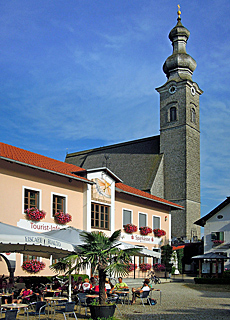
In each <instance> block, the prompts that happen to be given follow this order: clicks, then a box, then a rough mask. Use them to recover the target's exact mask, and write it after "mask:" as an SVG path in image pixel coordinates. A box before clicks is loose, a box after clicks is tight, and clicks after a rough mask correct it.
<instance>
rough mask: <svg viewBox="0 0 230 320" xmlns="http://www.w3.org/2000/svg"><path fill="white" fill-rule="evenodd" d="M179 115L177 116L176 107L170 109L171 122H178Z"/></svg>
mask: <svg viewBox="0 0 230 320" xmlns="http://www.w3.org/2000/svg"><path fill="white" fill-rule="evenodd" d="M176 119H177V115H176V107H171V108H170V121H176Z"/></svg>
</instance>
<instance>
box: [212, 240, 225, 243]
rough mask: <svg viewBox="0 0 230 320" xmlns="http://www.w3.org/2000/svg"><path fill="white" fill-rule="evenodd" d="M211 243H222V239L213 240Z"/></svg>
mask: <svg viewBox="0 0 230 320" xmlns="http://www.w3.org/2000/svg"><path fill="white" fill-rule="evenodd" d="M213 243H215V244H221V243H224V241H222V240H214V241H213Z"/></svg>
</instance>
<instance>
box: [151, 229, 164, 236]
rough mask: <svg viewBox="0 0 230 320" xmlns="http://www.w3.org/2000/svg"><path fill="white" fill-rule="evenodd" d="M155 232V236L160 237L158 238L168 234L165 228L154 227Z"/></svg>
mask: <svg viewBox="0 0 230 320" xmlns="http://www.w3.org/2000/svg"><path fill="white" fill-rule="evenodd" d="M153 233H154V236H155V237H158V238H160V237H163V236H165V235H166V232H165V231H164V230H161V229H154V230H153Z"/></svg>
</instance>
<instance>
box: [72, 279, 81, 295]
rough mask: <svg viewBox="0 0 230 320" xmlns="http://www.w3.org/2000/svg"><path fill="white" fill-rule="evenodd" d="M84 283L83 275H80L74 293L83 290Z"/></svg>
mask: <svg viewBox="0 0 230 320" xmlns="http://www.w3.org/2000/svg"><path fill="white" fill-rule="evenodd" d="M82 283H83V280H82V277H78V279H77V283H76V284H75V286H74V288H73V293H74V294H77V293H78V292H83V288H82Z"/></svg>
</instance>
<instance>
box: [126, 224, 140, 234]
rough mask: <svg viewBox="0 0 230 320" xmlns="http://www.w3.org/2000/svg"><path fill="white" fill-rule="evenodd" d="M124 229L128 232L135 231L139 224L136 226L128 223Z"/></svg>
mask: <svg viewBox="0 0 230 320" xmlns="http://www.w3.org/2000/svg"><path fill="white" fill-rule="evenodd" d="M124 229H125V232H126V233H133V232H136V231H137V226H135V225H134V224H131V223H128V224H126V225H124Z"/></svg>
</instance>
